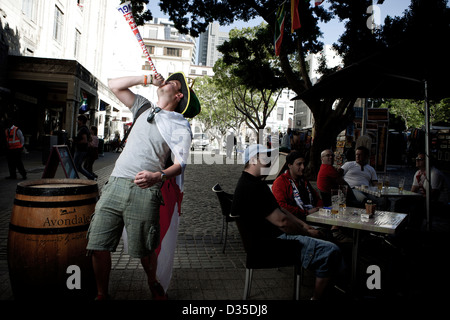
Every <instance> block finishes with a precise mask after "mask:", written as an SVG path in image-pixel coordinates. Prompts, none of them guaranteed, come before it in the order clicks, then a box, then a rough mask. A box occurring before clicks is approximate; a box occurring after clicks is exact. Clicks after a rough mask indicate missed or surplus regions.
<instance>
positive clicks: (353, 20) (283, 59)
mask: <svg viewBox="0 0 450 320" xmlns="http://www.w3.org/2000/svg"><path fill="white" fill-rule="evenodd" d="M283 2H284V1H283V0H258V1H255V0H243V1H242V0H222V1H217V0H176V1H175V0H162V1H161V2H160V7H161V9H162V11H163V12H165V13H167V14H169V16H170V19H171V20H172V21H173V22H174V24H175V27H176V28H177V29H178V30H179V31H180V32H185V33H190V34H191V35H193V36H197V35H198V34H199V33H200V32H203V31H204V30H205V29H206V26H207V25H208V23H209V22H212V21H218V22H219V23H220V24H222V25H227V24H230V23H232V22H233V21H235V20H244V21H248V20H249V19H251V18H253V17H256V16H260V17H262V18H263V19H264V20H265V21H266V22H267V23H268V25H269V26H274V25H275V23H274V22H275V19H276V11H277V8H278V7H279V6H280V5H281V4H282V3H283ZM383 2H384V0H377V3H378V4H380V3H383ZM286 3H288V2H286ZM327 3H329V4H330V9H329V10H326V9H325V8H324V6H323V5H322V6H317V7H313V6H310V2H309V1H299V7H298V9H299V16H300V21H301V25H302V26H301V28H300V29H298V30H297V31H296V32H295V33H294V34H291V33H290V30H288V29H289V26H290V14H289V12H288V15H287V20H286V23H285V30H284V34H285V36H284V38H283V41H282V45H281V53H280V55H279V57H278V60H279V65H280V67H281V69H282V71H283V73H284V76H285V78H286V81H287V83H288V86H289V88H290V89H292V90H293V91H294V92H295V93H296V94H297V95H301V94H302V93H304V92H305V91H306V90H308V89H309V88H310V87H311V86H312V83H311V80H310V79H309V77H308V70H307V66H306V63H305V56H306V54H307V53H308V52H311V53H316V52H318V51H320V50H321V49H322V46H323V44H322V43H321V42H320V41H318V38H319V36H320V35H321V32H320V30H319V27H318V21H319V20H322V21H324V22H327V21H329V20H330V19H331V17H332V16H333V15H334V16H336V17H338V18H339V19H341V20H342V21H346V23H345V27H346V30H345V32H344V34H343V35H342V36H341V38H340V39H339V43H338V44H335V48H336V49H337V50H338V53H339V54H340V55H341V56H342V57H343V59H344V62H345V66H347V65H349V64H351V63H353V62H356V61H358V60H359V59H362V58H364V57H367V55H369V54H372V53H374V52H376V51H377V50H379V49H380V48H382V47H385V46H388V45H391V44H393V43H395V42H398V41H399V35H394V32H395V31H398V30H405V31H407V32H403V34H401V36H404V35H405V34H410V35H411V34H412V35H414V34H420V35H421V37H423V36H427V35H432V34H440V33H441V32H442V30H443V29H444V30H448V28H449V24H448V21H449V19H448V16H449V10H448V9H447V7H446V1H445V0H412V5H411V10H410V13H406V14H405V16H404V18H400V19H396V18H395V19H390V20H389V19H388V20H386V22H385V23H386V24H387V26H386V27H385V28H383V30H380V31H377V32H372V30H371V29H369V28H368V27H367V21H368V20H369V19H370V18H371V14H370V13H367V8H368V7H370V6H371V5H372V1H371V0H328V1H327ZM411 12H413V13H411ZM438 17H439V18H438ZM440 17H443V19H440ZM409 24H411V27H409ZM446 34H447V33H446ZM416 41H420V40H416ZM441 41H442V38H441ZM427 49H428V50H429V49H430V48H427ZM418 63H419V62H418ZM247 85H249V84H247ZM304 102H305V103H306V104H307V105H308V107H309V108H310V109H311V112H312V113H313V115H314V119H315V124H314V127H315V135H314V141H313V145H312V148H311V152H310V160H311V161H310V164H309V169H310V172H311V173H312V175H313V176H314V175H315V174H316V173H317V171H318V168H319V164H320V152H321V151H322V150H323V149H325V148H329V147H332V146H334V144H335V139H336V136H337V135H338V134H339V133H340V132H341V131H342V130H344V129H345V128H346V127H347V125H348V124H349V123H350V122H351V121H352V120H353V117H354V112H353V104H354V102H355V99H354V98H346V99H340V100H337V101H335V100H334V99H322V98H320V97H308V98H305V99H304Z"/></svg>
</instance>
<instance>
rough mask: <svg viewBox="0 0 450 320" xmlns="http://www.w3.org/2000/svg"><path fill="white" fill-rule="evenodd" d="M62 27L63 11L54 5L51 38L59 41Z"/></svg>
mask: <svg viewBox="0 0 450 320" xmlns="http://www.w3.org/2000/svg"><path fill="white" fill-rule="evenodd" d="M62 29H63V12H62V11H61V10H60V9H59V8H58V7H57V6H55V21H54V22H53V39H55V40H56V42H58V43H61V39H62Z"/></svg>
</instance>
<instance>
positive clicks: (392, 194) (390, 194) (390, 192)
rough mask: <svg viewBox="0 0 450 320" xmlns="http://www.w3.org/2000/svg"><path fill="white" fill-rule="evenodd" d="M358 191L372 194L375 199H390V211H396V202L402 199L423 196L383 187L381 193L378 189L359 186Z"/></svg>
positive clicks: (395, 188)
mask: <svg viewBox="0 0 450 320" xmlns="http://www.w3.org/2000/svg"><path fill="white" fill-rule="evenodd" d="M355 189H356V190H358V191H361V192H363V193H365V194H370V195H373V196H375V197H378V198H380V197H385V198H388V200H389V202H390V208H389V210H391V211H392V210H394V207H395V202H396V201H397V200H398V199H400V198H405V197H420V196H421V194H420V193H416V192H412V191H409V190H403V191H402V192H400V191H399V190H398V188H397V187H383V189H382V190H381V192H380V191H378V188H377V187H374V186H364V187H362V186H357V187H355Z"/></svg>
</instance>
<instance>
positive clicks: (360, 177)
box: [341, 161, 378, 188]
mask: <svg viewBox="0 0 450 320" xmlns="http://www.w3.org/2000/svg"><path fill="white" fill-rule="evenodd" d="M341 169H342V170H344V180H345V181H347V183H348V184H349V185H350V187H352V188H354V187H356V186H361V185H365V186H370V185H371V181H372V180H375V181H376V180H378V177H377V173H376V171H375V169H374V168H373V167H372V166H370V165H368V164H366V165H365V166H364V167H363V169H364V170H361V166H360V165H359V164H357V163H356V161H348V162H346V163H344V164H343V165H342V167H341Z"/></svg>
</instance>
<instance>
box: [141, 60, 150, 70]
mask: <svg viewBox="0 0 450 320" xmlns="http://www.w3.org/2000/svg"><path fill="white" fill-rule="evenodd" d="M142 70H152V67H151V66H150V62H148V61H145V64H144V65H143V66H142Z"/></svg>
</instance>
